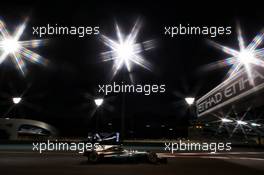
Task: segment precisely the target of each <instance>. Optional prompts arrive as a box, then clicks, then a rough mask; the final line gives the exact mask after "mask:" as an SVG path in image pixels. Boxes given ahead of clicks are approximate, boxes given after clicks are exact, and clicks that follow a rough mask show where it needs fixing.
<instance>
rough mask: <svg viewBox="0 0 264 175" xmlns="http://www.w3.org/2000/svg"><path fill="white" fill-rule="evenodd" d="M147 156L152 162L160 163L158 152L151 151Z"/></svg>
mask: <svg viewBox="0 0 264 175" xmlns="http://www.w3.org/2000/svg"><path fill="white" fill-rule="evenodd" d="M147 158H148V161H149V162H150V163H153V164H155V163H158V156H157V154H156V153H153V152H150V153H149V154H148V157H147Z"/></svg>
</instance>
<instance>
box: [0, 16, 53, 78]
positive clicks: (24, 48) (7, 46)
mask: <svg viewBox="0 0 264 175" xmlns="http://www.w3.org/2000/svg"><path fill="white" fill-rule="evenodd" d="M26 24H27V19H26V20H25V21H24V23H23V24H21V25H20V26H18V27H17V29H16V30H15V32H14V34H13V35H11V34H10V33H9V31H8V30H7V28H6V25H5V23H4V22H3V21H2V20H0V54H1V55H0V64H2V63H3V62H4V61H5V60H6V59H7V58H11V59H12V61H13V62H14V64H15V65H16V67H17V68H18V69H19V70H20V71H21V73H22V74H23V75H25V74H26V64H25V61H24V60H27V61H30V62H32V63H37V64H42V65H46V64H47V63H48V61H47V60H46V59H44V58H42V57H41V56H40V55H39V54H37V53H35V52H33V51H31V50H29V48H36V47H39V46H41V45H43V44H44V42H45V40H28V41H20V38H21V36H22V34H23V33H24V30H25V28H26Z"/></svg>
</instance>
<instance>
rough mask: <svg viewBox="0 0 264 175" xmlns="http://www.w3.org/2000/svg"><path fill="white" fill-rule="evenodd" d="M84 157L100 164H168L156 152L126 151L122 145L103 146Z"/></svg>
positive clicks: (90, 161)
mask: <svg viewBox="0 0 264 175" xmlns="http://www.w3.org/2000/svg"><path fill="white" fill-rule="evenodd" d="M84 156H86V157H87V158H88V162H89V163H98V162H107V161H108V162H113V161H115V162H116V161H119V162H134V163H136V162H148V163H152V164H156V163H167V159H166V158H161V157H158V155H157V154H156V153H154V152H149V151H137V150H126V149H124V148H123V147H122V146H120V145H103V146H102V145H101V146H100V147H98V148H96V149H94V150H91V151H86V152H85V153H84Z"/></svg>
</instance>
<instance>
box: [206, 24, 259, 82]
mask: <svg viewBox="0 0 264 175" xmlns="http://www.w3.org/2000/svg"><path fill="white" fill-rule="evenodd" d="M237 34H238V44H239V50H235V49H232V48H229V47H226V46H223V45H221V44H218V43H216V42H213V41H210V44H211V45H212V46H214V47H215V48H217V49H220V50H222V51H223V52H225V53H227V54H228V55H230V56H231V57H229V58H226V59H224V60H221V61H218V62H217V63H216V64H210V65H209V66H208V67H207V68H213V67H215V66H226V65H228V66H229V65H230V66H231V69H230V70H229V72H228V74H227V75H228V78H230V77H233V75H234V74H235V73H237V72H238V71H239V70H241V69H242V68H243V69H245V70H246V72H247V75H248V77H249V81H250V83H251V84H252V85H254V80H253V78H252V75H251V74H252V70H251V65H257V66H261V67H264V60H263V59H264V48H258V47H259V46H260V45H261V44H262V41H263V39H264V29H263V30H262V31H261V32H260V33H259V34H258V35H256V36H255V38H254V39H253V40H252V41H251V43H250V44H249V45H248V46H245V41H244V38H243V36H242V32H241V29H240V26H238V27H237Z"/></svg>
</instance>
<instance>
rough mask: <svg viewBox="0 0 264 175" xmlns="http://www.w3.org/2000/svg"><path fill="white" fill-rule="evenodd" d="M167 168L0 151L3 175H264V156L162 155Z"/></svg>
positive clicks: (251, 153)
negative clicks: (90, 162) (93, 162)
mask: <svg viewBox="0 0 264 175" xmlns="http://www.w3.org/2000/svg"><path fill="white" fill-rule="evenodd" d="M159 155H160V156H162V157H168V163H167V164H158V165H152V164H147V163H141V162H137V163H133V164H131V163H127V162H123V163H120V162H119V163H116V162H105V163H99V164H88V163H87V161H86V158H85V157H83V156H82V155H80V154H78V153H61V152H57V153H55V152H52V153H44V154H39V153H36V152H23V151H0V174H1V175H53V174H54V175H55V174H56V175H61V174H63V175H97V174H98V175H155V174H162V175H170V174H175V175H176V174H177V175H188V174H193V175H194V174H195V175H197V174H203V175H204V174H214V175H217V174H219V175H220V174H221V175H223V174H232V175H235V174H239V175H243V174H247V175H251V174H252V175H257V174H261V175H263V174H264V153H263V152H233V153H228V154H226V153H222V154H210V153H208V154H207V153H180V154H179V153H178V154H170V153H161V154H159Z"/></svg>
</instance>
